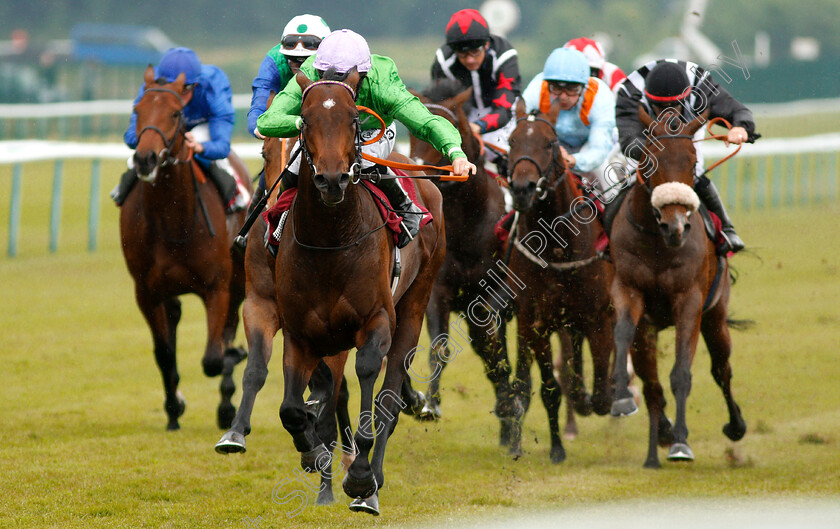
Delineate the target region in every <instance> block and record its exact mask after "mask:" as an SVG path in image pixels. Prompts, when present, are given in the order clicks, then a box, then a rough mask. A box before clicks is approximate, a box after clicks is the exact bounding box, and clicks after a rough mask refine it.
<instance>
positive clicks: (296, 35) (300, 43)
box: [280, 15, 330, 57]
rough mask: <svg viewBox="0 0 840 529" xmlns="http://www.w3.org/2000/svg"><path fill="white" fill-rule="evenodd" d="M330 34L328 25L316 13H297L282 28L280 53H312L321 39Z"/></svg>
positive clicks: (295, 55)
mask: <svg viewBox="0 0 840 529" xmlns="http://www.w3.org/2000/svg"><path fill="white" fill-rule="evenodd" d="M329 34H330V27H329V26H328V25H327V23H326V22H324V19H323V18H321V17H319V16H316V15H298V16H296V17H294V18H293V19H291V20H290V21H289V23H288V24H286V27H285V28H283V38H282V39H280V44H281V45H282V48H281V49H280V53H282V54H283V55H291V56H293V57H308V56H310V55H314V54H315V51H316V50H317V49H318V46H319V45H320V44H321V40H323V38H324V37H326V36H327V35H329Z"/></svg>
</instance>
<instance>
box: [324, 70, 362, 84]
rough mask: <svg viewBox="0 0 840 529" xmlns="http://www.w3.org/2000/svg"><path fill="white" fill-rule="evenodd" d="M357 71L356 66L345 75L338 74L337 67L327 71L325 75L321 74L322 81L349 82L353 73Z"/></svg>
mask: <svg viewBox="0 0 840 529" xmlns="http://www.w3.org/2000/svg"><path fill="white" fill-rule="evenodd" d="M354 71H356V67H355V66H354V67H353V68H352V69H350V70H347V71H346V72H344V73H341V72H337V71H336V70H335V67H332V68H330V69H329V70H326V71H325V72H324V73H322V74H321V80H322V81H341V82H342V83H343V82H344V81H346V80H347V78H348V77H349V76H350V74H351V73H353V72H354Z"/></svg>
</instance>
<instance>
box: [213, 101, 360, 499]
mask: <svg viewBox="0 0 840 529" xmlns="http://www.w3.org/2000/svg"><path fill="white" fill-rule="evenodd" d="M272 100H273V95H272V96H271V97H269V100H268V106H271V102H272ZM287 143H288V144H289V147H290V146H291V143H292V142H287V141H285V140H280V139H279V138H266V139H265V140H264V141H263V148H262V157H263V160H264V162H265V165H264V168H265V171H264V172H265V179H266V184H267V187H268V188H269V189H270V188H271V187H272V185H273V184H274V182H275V181H276V180H277V179H278V178H280V176H281V173H282V171H283V169H285V166H286V161H287V160H288V158H289V155H290V153H289V152H288V149H287V148H286V144H287ZM276 199H277V196H276V193H273V194H272V196H271V197H269V198H268V200H267V207H268V209H271V207H272V206H273V205H274V203H275V202H276ZM267 229H268V225H267V224H266V222H265V220H264V219H263V217H262V216H261V215H260V216H259V217H258V218H257V220H256V222H255V223H254V225H253V227H252V228H251V231H250V233H251V236H250V241H252V242H250V243H249V244H248V245H247V247H246V249H245V278H246V281H245V302H244V303H243V305H242V319H243V322H244V324H245V335H246V338H247V340H248V343H249V344H250V347H251V349H252V350H253V351H254V352H255V354H252V355H249V357H248V363H247V364H246V366H245V372H244V374H243V380H242V401H241V402H240V406H239V409H238V410H237V412H236V417H235V418H234V420H233V424H232V425H231V427H230V429H229V430H228V431H227V432H226V433H225V434H224V435H223V436H222V438H221V440H219V442H218V443H216V452H218V453H220V454H234V453H244V452H245V451H246V449H245V436H246V435H248V434H250V433H251V413H252V411H253V408H254V402H255V400H256V396H257V393H258V392H259V390H260V389H262V387H263V385H264V384H265V379H266V377H267V376H268V362H269V360H270V359H271V353H272V345H273V338H274V336H275V335H276V334H277V331H278V330H279V325H280V323H279V317H278V307H277V298H276V295H275V284H276V280H275V269H276V263H275V259H274V257H273V256H272V255H271V254H270V253H269V252H268V250H267V249H266V247H265V245H264V244H263V242H264V240H265V238H266V231H267ZM346 361H347V352H346V351H344V352H342V353H340V354H338V355H335V356H331V357H328V358H325V359H324V360H323V361H321V362H320V363H319V364H318V367H317V368H316V369H315V371H314V372H313V374H312V377H311V378H310V380H309V387H310V390H311V393H310V395H309V398H308V399H307V413H309V414H310V418H311V419H312V420H313V421H315V423H316V424H317V427H316V429H317V432H318V437H319V438H320V439H321V440H322V441H323V442H324V444H325V446H328V447H330V448H339V446H338V445H337V442H336V441H337V437H336V423H338V429H339V431H340V433H341V443H342V444H341V446H340V448H339V449H340V450H341V451H342V456H341V460H342V464H343V465H344V466H345V467H348V466H349V465H350V464H351V463H352V462H353V456H354V453H353V451H352V450H351V447H352V427H351V424H350V416H349V413H348V407H347V406H348V399H349V392H348V390H347V381H346V379H345V378H344V365H345V363H346ZM333 501H334V496H333V492H332V474H331V473H330V472H321V486H320V487H319V491H318V498H317V499H316V504H317V505H328V504H331V503H332V502H333Z"/></svg>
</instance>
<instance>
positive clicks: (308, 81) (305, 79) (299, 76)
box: [295, 71, 312, 91]
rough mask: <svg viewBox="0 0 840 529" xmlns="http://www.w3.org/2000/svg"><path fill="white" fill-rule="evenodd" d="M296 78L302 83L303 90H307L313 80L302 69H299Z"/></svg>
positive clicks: (299, 83)
mask: <svg viewBox="0 0 840 529" xmlns="http://www.w3.org/2000/svg"><path fill="white" fill-rule="evenodd" d="M295 80H296V81H297V84H298V85H300V89H301V91H303V90H306V88H307V87H308V86H309V85H311V84H312V80H311V79H310V78H309V77H307V76H306V74H305V73H303V72H301V71H298V73H297V74H295Z"/></svg>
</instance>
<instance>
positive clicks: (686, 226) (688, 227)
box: [683, 221, 691, 231]
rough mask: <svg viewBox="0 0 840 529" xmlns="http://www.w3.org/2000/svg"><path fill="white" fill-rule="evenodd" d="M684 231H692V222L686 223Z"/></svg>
mask: <svg viewBox="0 0 840 529" xmlns="http://www.w3.org/2000/svg"><path fill="white" fill-rule="evenodd" d="M683 229H684V230H685V231H688V230H690V229H691V223H690V222H688V221H686V223H685V225H684V226H683Z"/></svg>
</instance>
